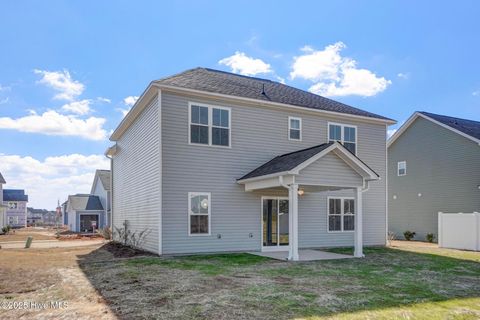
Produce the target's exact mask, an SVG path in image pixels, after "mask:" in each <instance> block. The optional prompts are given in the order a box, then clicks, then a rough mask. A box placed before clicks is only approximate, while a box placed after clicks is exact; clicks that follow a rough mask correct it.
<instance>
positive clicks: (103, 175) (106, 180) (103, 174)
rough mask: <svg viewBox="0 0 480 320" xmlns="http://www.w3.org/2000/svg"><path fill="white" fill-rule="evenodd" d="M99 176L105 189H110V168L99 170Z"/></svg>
mask: <svg viewBox="0 0 480 320" xmlns="http://www.w3.org/2000/svg"><path fill="white" fill-rule="evenodd" d="M97 174H98V178H99V179H100V181H101V182H102V185H103V188H104V189H105V190H107V191H108V190H110V170H97Z"/></svg>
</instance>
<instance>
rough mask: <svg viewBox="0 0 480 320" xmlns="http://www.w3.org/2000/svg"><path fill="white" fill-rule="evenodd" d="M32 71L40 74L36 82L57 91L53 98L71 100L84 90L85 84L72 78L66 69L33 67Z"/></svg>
mask: <svg viewBox="0 0 480 320" xmlns="http://www.w3.org/2000/svg"><path fill="white" fill-rule="evenodd" d="M34 72H35V73H36V74H39V75H41V76H42V79H40V80H39V81H38V83H41V84H44V85H46V86H49V87H51V88H53V89H54V90H55V91H58V93H57V94H56V95H55V96H54V99H57V100H69V101H72V100H74V99H75V98H76V97H78V96H79V95H81V94H82V92H83V90H85V86H84V85H83V84H82V83H80V82H79V81H77V80H73V79H72V77H71V76H70V72H68V70H63V71H45V70H38V69H35V70H34Z"/></svg>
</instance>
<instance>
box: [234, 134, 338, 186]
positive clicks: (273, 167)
mask: <svg viewBox="0 0 480 320" xmlns="http://www.w3.org/2000/svg"><path fill="white" fill-rule="evenodd" d="M332 144H333V143H332V142H330V143H324V144H321V145H318V146H315V147H311V148H308V149H303V150H299V151H295V152H290V153H286V154H283V155H281V156H278V157H275V158H273V159H272V160H270V161H268V162H267V163H265V164H263V165H261V166H260V167H258V168H256V169H255V170H253V171H251V172H249V173H247V174H246V175H244V176H243V177H241V178H240V179H238V180H243V179H250V178H254V177H260V176H265V175H268V174H273V173H279V172H283V171H288V170H292V169H293V168H295V167H296V166H298V165H299V164H301V163H303V162H305V161H307V160H308V159H310V158H311V157H313V156H314V155H316V154H317V153H319V152H321V151H323V150H325V149H326V148H328V147H330V146H331V145H332Z"/></svg>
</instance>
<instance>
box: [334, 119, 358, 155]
mask: <svg viewBox="0 0 480 320" xmlns="http://www.w3.org/2000/svg"><path fill="white" fill-rule="evenodd" d="M332 141H338V142H340V143H341V144H343V146H344V147H345V148H347V149H348V150H350V152H352V153H353V154H356V153H357V127H356V126H349V125H344V124H339V123H329V124H328V142H332Z"/></svg>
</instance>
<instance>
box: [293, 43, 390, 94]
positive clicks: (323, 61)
mask: <svg viewBox="0 0 480 320" xmlns="http://www.w3.org/2000/svg"><path fill="white" fill-rule="evenodd" d="M344 48H345V44H344V43H343V42H337V43H335V44H333V45H329V46H327V47H325V49H324V50H315V49H313V48H312V47H310V46H305V47H303V48H302V49H301V51H302V52H303V54H302V55H300V56H297V57H294V62H293V65H292V71H291V72H290V78H291V79H296V78H302V79H306V80H309V81H312V82H315V84H313V85H312V86H311V87H310V88H309V91H311V92H313V93H316V94H320V95H324V96H330V97H331V96H347V95H358V96H364V97H370V96H374V95H376V94H378V93H380V92H382V91H384V90H385V89H386V88H387V86H388V85H390V84H391V83H392V82H391V81H390V80H387V79H385V78H383V77H378V76H377V75H375V74H374V73H373V72H372V71H370V70H367V69H359V68H357V62H356V61H355V60H353V59H351V58H348V57H342V56H341V54H340V52H341V50H342V49H344Z"/></svg>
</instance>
